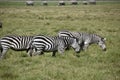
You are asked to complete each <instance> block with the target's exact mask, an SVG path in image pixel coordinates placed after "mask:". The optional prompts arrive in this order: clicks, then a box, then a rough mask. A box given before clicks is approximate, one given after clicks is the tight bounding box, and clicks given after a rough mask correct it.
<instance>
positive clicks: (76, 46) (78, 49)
mask: <svg viewBox="0 0 120 80" xmlns="http://www.w3.org/2000/svg"><path fill="white" fill-rule="evenodd" d="M71 47H72V48H73V49H74V50H75V52H76V53H79V52H80V46H79V44H78V41H77V39H76V38H74V40H73V43H72V44H71Z"/></svg>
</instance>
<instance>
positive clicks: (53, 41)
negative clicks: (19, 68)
mask: <svg viewBox="0 0 120 80" xmlns="http://www.w3.org/2000/svg"><path fill="white" fill-rule="evenodd" d="M30 45H31V47H30V48H31V49H34V50H35V51H34V52H33V53H32V52H30V53H29V54H30V55H37V54H39V55H41V54H44V52H53V54H52V56H55V55H56V52H57V51H58V52H59V53H64V51H65V48H66V47H67V46H71V47H72V48H73V49H74V50H75V51H76V53H78V52H79V50H80V47H79V44H78V42H77V40H76V39H74V38H71V37H59V36H46V35H39V36H35V37H34V38H33V40H32V41H31V44H30ZM31 51H32V50H31Z"/></svg>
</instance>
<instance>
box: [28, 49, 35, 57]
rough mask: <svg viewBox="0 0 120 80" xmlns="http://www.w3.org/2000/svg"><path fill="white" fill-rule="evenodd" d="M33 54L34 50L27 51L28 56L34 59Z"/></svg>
mask: <svg viewBox="0 0 120 80" xmlns="http://www.w3.org/2000/svg"><path fill="white" fill-rule="evenodd" d="M33 52H34V51H33V50H32V49H29V50H28V51H27V54H28V56H31V57H32V54H33Z"/></svg>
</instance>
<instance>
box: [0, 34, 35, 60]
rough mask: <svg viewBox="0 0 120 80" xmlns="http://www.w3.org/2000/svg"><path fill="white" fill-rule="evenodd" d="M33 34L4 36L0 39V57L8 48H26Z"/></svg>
mask: <svg viewBox="0 0 120 80" xmlns="http://www.w3.org/2000/svg"><path fill="white" fill-rule="evenodd" d="M32 38H33V36H5V37H2V38H1V39H0V46H1V47H0V49H1V54H0V57H1V58H3V57H4V55H5V54H6V52H7V51H8V49H10V48H11V49H14V50H18V51H19V50H20V51H21V50H26V51H27V50H28V49H29V44H30V41H31V40H32Z"/></svg>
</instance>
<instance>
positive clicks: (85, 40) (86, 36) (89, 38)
mask: <svg viewBox="0 0 120 80" xmlns="http://www.w3.org/2000/svg"><path fill="white" fill-rule="evenodd" d="M58 36H59V37H61V36H69V37H75V38H77V39H78V43H79V45H80V48H82V49H83V50H85V51H86V49H87V48H88V46H89V45H91V44H94V43H97V44H98V45H99V46H100V47H101V48H102V50H103V51H106V44H105V41H106V38H103V37H101V36H99V35H97V34H90V33H83V32H74V31H73V32H72V31H67V30H63V31H59V32H58Z"/></svg>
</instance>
